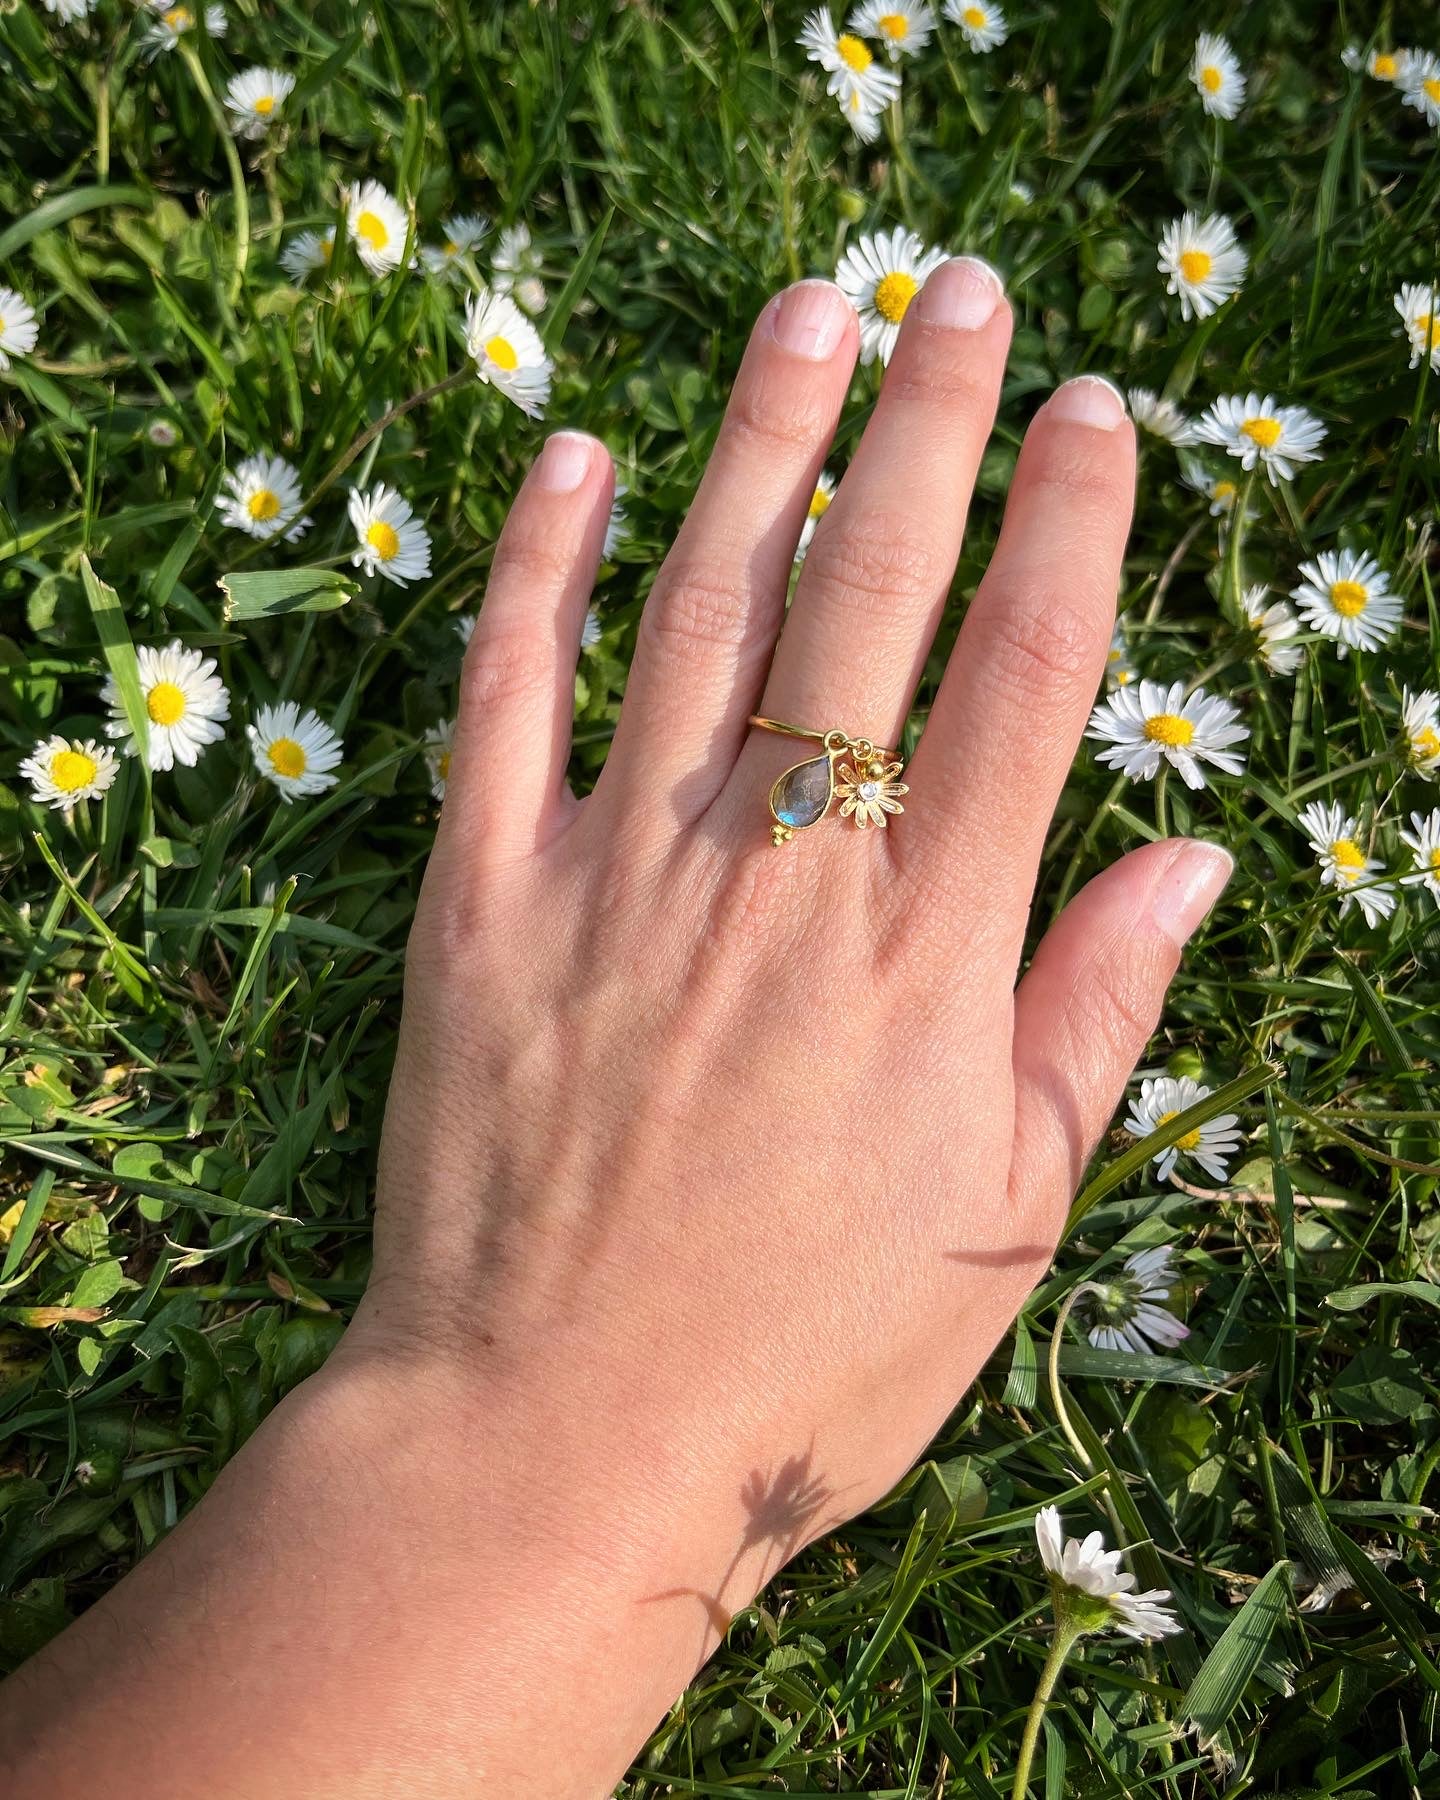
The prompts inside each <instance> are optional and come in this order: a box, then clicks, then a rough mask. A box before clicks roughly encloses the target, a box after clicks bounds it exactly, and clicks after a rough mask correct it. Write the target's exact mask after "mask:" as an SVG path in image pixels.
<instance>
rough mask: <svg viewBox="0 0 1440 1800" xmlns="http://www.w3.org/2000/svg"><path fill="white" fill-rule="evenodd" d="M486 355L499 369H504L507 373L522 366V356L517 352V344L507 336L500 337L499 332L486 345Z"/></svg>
mask: <svg viewBox="0 0 1440 1800" xmlns="http://www.w3.org/2000/svg"><path fill="white" fill-rule="evenodd" d="M485 355H486V356H487V357H488V358H489V360H490V361H491V362H492V363H494V365H495V367H496V368H497V369H504V371H505V373H506V374H507V375H508V374H510V373H511V372H512V371H513V370H515V369H518V368H519V367H520V358H519V356H518V354H517V353H516V350H515V346H514V345H513V344H512V343H511V342H510V340H509V338H507V337H500V336H499V335H498V334H497V335H496V336H495V337H492V338H491V339H490V341H489V343H488V344H486V346H485Z"/></svg>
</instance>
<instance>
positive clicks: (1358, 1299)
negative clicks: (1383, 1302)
mask: <svg viewBox="0 0 1440 1800" xmlns="http://www.w3.org/2000/svg"><path fill="white" fill-rule="evenodd" d="M1377 1294H1404V1295H1405V1296H1407V1297H1408V1298H1409V1299H1411V1300H1423V1301H1424V1303H1425V1304H1426V1305H1427V1306H1440V1287H1437V1286H1436V1284H1435V1283H1434V1282H1433V1281H1361V1282H1358V1283H1357V1284H1356V1285H1355V1286H1354V1287H1348V1288H1336V1290H1335V1292H1334V1293H1333V1294H1326V1296H1325V1300H1324V1304H1325V1305H1326V1306H1329V1307H1333V1308H1334V1310H1335V1311H1336V1312H1357V1311H1358V1310H1359V1309H1360V1308H1361V1307H1362V1306H1368V1305H1369V1303H1370V1302H1371V1301H1372V1300H1373V1299H1374V1298H1375V1297H1376V1295H1377Z"/></svg>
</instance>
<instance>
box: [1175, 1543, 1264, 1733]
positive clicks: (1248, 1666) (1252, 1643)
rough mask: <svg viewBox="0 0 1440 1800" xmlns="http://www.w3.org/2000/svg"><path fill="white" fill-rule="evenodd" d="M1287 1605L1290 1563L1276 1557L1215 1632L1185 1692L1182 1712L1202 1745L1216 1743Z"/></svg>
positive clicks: (1242, 1694) (1256, 1667) (1257, 1666)
mask: <svg viewBox="0 0 1440 1800" xmlns="http://www.w3.org/2000/svg"><path fill="white" fill-rule="evenodd" d="M1289 1610H1290V1565H1289V1563H1288V1562H1279V1563H1276V1564H1275V1566H1274V1567H1273V1568H1272V1569H1271V1570H1270V1572H1269V1574H1268V1575H1266V1576H1265V1577H1264V1578H1263V1579H1262V1580H1261V1581H1260V1582H1259V1583H1258V1585H1257V1586H1256V1587H1255V1588H1254V1589H1253V1590H1252V1591H1251V1593H1250V1595H1249V1598H1248V1599H1247V1600H1246V1602H1245V1604H1244V1605H1243V1606H1242V1607H1241V1608H1240V1610H1239V1612H1238V1613H1236V1615H1235V1617H1234V1618H1233V1619H1232V1620H1231V1621H1230V1623H1229V1624H1228V1625H1227V1626H1226V1627H1225V1629H1224V1631H1222V1632H1221V1633H1220V1636H1219V1638H1218V1639H1217V1640H1216V1642H1215V1644H1214V1646H1213V1648H1212V1649H1211V1651H1210V1654H1209V1655H1208V1656H1207V1657H1206V1658H1205V1660H1204V1662H1203V1663H1201V1665H1200V1670H1199V1673H1198V1674H1197V1675H1196V1677H1195V1679H1194V1680H1193V1681H1192V1682H1191V1683H1190V1686H1189V1689H1188V1690H1187V1692H1186V1695H1185V1717H1186V1719H1187V1720H1188V1721H1189V1723H1190V1724H1192V1725H1193V1726H1194V1727H1195V1729H1196V1731H1197V1733H1198V1734H1199V1738H1200V1748H1201V1749H1202V1750H1208V1749H1209V1748H1210V1746H1211V1745H1212V1744H1213V1743H1214V1742H1215V1740H1216V1738H1217V1737H1218V1736H1219V1734H1220V1732H1221V1730H1222V1729H1223V1727H1224V1725H1225V1722H1226V1720H1227V1719H1229V1717H1230V1715H1231V1713H1233V1712H1234V1710H1235V1708H1236V1707H1237V1706H1238V1705H1239V1704H1240V1701H1241V1699H1242V1698H1243V1696H1244V1693H1245V1689H1246V1688H1247V1687H1248V1686H1249V1685H1250V1680H1251V1678H1252V1676H1253V1675H1254V1674H1255V1671H1256V1670H1257V1669H1258V1668H1259V1667H1260V1663H1261V1660H1262V1658H1263V1657H1264V1656H1265V1653H1266V1651H1267V1650H1268V1649H1269V1647H1270V1640H1271V1639H1272V1638H1273V1637H1274V1635H1275V1633H1276V1631H1277V1630H1278V1629H1279V1628H1280V1626H1281V1624H1282V1623H1283V1621H1284V1620H1285V1618H1286V1617H1287V1615H1288V1613H1289Z"/></svg>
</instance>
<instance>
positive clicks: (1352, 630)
mask: <svg viewBox="0 0 1440 1800" xmlns="http://www.w3.org/2000/svg"><path fill="white" fill-rule="evenodd" d="M1300 573H1301V575H1303V576H1304V580H1303V581H1302V582H1301V583H1300V586H1299V587H1297V588H1292V589H1291V590H1290V598H1291V599H1292V600H1297V601H1298V602H1299V603H1300V615H1301V617H1302V618H1303V619H1304V621H1305V623H1306V624H1307V625H1308V626H1309V627H1310V629H1311V630H1312V631H1318V632H1321V633H1322V634H1323V635H1324V636H1325V637H1328V638H1334V639H1335V640H1336V648H1337V652H1338V654H1339V655H1340V656H1342V657H1343V656H1345V655H1347V654H1348V653H1349V651H1350V650H1351V649H1352V648H1354V649H1356V650H1378V649H1379V648H1380V646H1381V645H1382V644H1383V643H1384V642H1385V641H1386V639H1387V638H1390V637H1393V636H1394V634H1395V628H1396V627H1397V626H1398V625H1399V623H1400V614H1401V612H1402V611H1403V610H1404V606H1403V602H1402V601H1401V599H1400V596H1399V595H1398V594H1392V593H1391V592H1390V577H1389V576H1388V575H1387V574H1386V573H1385V571H1384V570H1383V569H1382V568H1381V567H1380V565H1379V563H1378V562H1376V560H1375V558H1374V557H1373V556H1368V555H1365V554H1362V553H1361V552H1360V551H1357V550H1339V551H1336V550H1322V551H1321V552H1320V554H1319V556H1317V557H1316V558H1315V560H1314V562H1307V563H1301V565H1300Z"/></svg>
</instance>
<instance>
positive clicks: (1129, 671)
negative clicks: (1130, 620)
mask: <svg viewBox="0 0 1440 1800" xmlns="http://www.w3.org/2000/svg"><path fill="white" fill-rule="evenodd" d="M1138 673H1139V671H1138V670H1137V669H1136V667H1135V665H1134V663H1133V662H1131V660H1130V647H1129V645H1128V644H1127V643H1126V642H1125V627H1124V626H1123V625H1121V624H1119V623H1118V622H1117V623H1116V626H1115V629H1114V631H1113V632H1112V633H1111V635H1110V648H1109V650H1108V651H1107V652H1106V655H1105V686H1106V688H1107V689H1108V690H1109V691H1110V692H1111V693H1113V692H1114V691H1115V689H1116V688H1122V687H1129V685H1130V683H1131V682H1132V681H1134V679H1135V677H1136V675H1137V674H1138Z"/></svg>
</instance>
